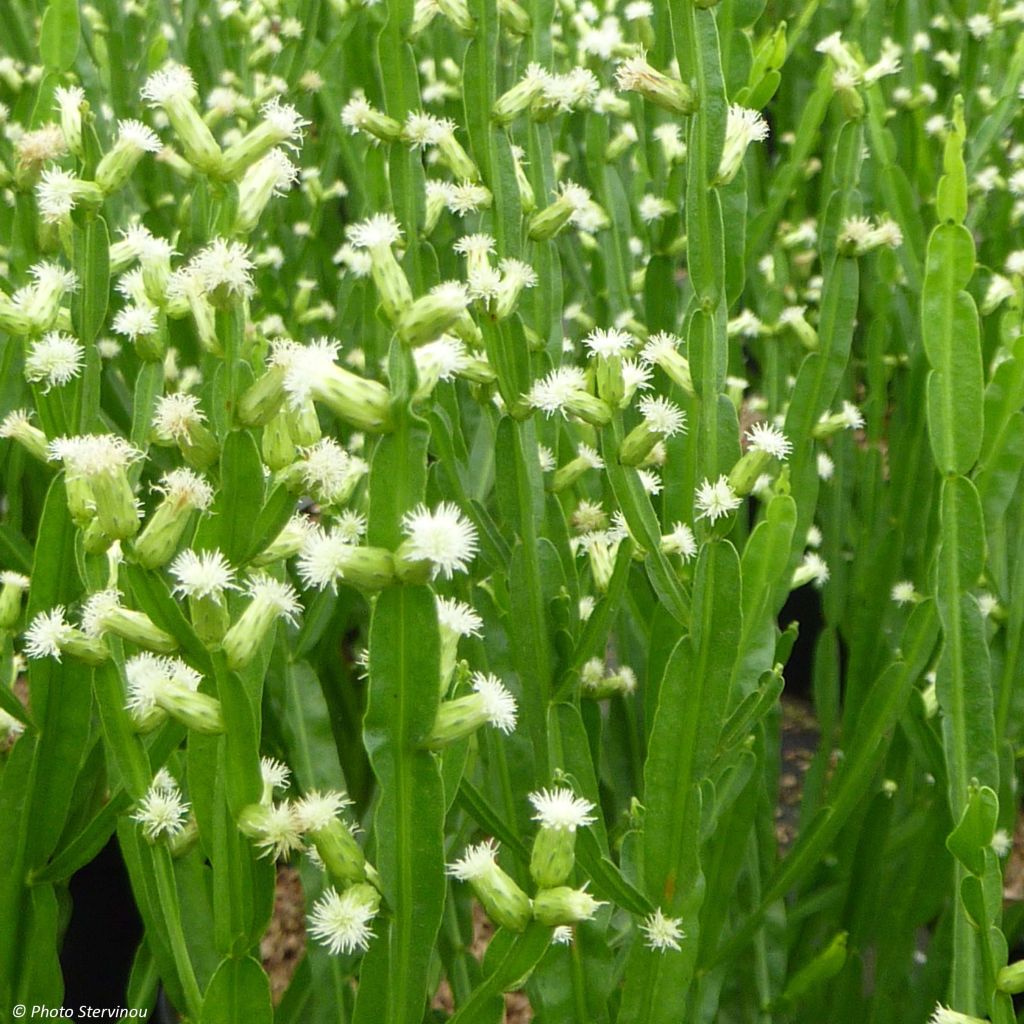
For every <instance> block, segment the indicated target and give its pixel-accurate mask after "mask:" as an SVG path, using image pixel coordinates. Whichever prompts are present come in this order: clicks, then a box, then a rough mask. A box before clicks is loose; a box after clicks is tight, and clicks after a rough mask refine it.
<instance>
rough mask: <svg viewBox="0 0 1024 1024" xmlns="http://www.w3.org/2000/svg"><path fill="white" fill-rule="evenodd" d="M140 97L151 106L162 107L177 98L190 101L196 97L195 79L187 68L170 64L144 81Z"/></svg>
mask: <svg viewBox="0 0 1024 1024" xmlns="http://www.w3.org/2000/svg"><path fill="white" fill-rule="evenodd" d="M141 96H142V98H143V99H144V100H145V101H146V102H147V103H149V104H151V105H152V106H163V105H164V104H165V103H167V102H168V101H169V100H173V99H178V98H184V99H188V100H192V99H195V96H196V83H195V79H194V78H193V77H192V72H191V71H189V69H188V68H185V67H182V66H181V65H180V64H172V65H170V66H169V67H166V68H164V69H163V70H161V71H157V72H154V73H153V74H152V75H150V76H149V78H147V79H146V84H145V85H144V86H143V87H142V90H141Z"/></svg>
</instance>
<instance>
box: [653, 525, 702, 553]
mask: <svg viewBox="0 0 1024 1024" xmlns="http://www.w3.org/2000/svg"><path fill="white" fill-rule="evenodd" d="M661 550H662V551H664V552H665V553H666V554H668V555H679V556H680V558H682V560H683V561H684V562H689V561H690V559H691V558H693V556H694V555H696V554H697V539H696V537H694V535H693V530H691V529H690V528H689V526H687V525H686V523H676V524H675V526H673V527H672V532H671V533H667V534H665V536H663V537H662V538H661Z"/></svg>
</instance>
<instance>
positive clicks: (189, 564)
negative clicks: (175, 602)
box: [170, 548, 238, 598]
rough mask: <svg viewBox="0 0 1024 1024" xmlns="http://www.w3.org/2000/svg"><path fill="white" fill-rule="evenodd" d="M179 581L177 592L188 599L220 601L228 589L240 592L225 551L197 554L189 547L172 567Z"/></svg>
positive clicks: (212, 550)
mask: <svg viewBox="0 0 1024 1024" xmlns="http://www.w3.org/2000/svg"><path fill="white" fill-rule="evenodd" d="M170 573H171V575H172V576H173V577H174V578H175V580H177V583H175V585H174V593H176V594H181V595H182V596H187V597H215V598H219V597H220V596H221V595H222V594H223V593H224V591H225V590H237V589H238V586H237V585H236V584H235V570H234V569H232V568H231V566H230V565H229V564H228V560H227V559H226V558H225V557H224V554H223V553H222V552H221V551H218V550H217V549H216V548H213V549H211V550H208V551H193V550H192V549H191V548H186V549H185V550H184V551H182V552H181V554H179V555H178V556H177V557H176V558H175V559H174V561H173V562H171V564H170Z"/></svg>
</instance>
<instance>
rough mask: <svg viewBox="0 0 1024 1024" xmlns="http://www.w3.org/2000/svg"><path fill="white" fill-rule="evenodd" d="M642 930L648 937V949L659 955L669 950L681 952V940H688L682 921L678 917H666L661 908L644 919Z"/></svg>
mask: <svg viewBox="0 0 1024 1024" xmlns="http://www.w3.org/2000/svg"><path fill="white" fill-rule="evenodd" d="M640 930H641V931H642V932H643V933H644V935H645V936H646V940H647V941H646V945H647V948H648V949H654V950H657V951H658V952H659V953H664V952H665V951H666V950H669V949H673V950H679V949H680V948H681V947H680V945H679V943H680V940H682V939H685V938H686V933H685V932H684V931H683V922H682V920H681V919H680V918H678V917H666V916H665V914H664V913H663V912H662V909H661V907H658V908H657V909H656V910H655V911H654V913H652V914H648V915H647V917H645V918H644V919H643V922H642V923H641V925H640Z"/></svg>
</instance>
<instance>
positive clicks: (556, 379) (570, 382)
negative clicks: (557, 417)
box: [526, 366, 587, 416]
mask: <svg viewBox="0 0 1024 1024" xmlns="http://www.w3.org/2000/svg"><path fill="white" fill-rule="evenodd" d="M586 386H587V375H586V374H585V373H584V371H583V370H582V369H581V368H580V367H578V366H559V367H556V368H555V369H554V370H552V371H551V372H550V373H548V374H547V375H546V376H544V377H542V378H541V379H540V380H538V381H535V382H534V384H533V387H531V388H530V391H529V393H528V394H527V396H526V400H527V401H528V402H529V403H530V405H532V406H533V407H534V408H535V409H540V410H541V411H542V412H544V413H545V414H546V415H548V416H551V415H552V414H553V413H556V412H560V413H561V414H562V415H563V416H568V412H567V410H566V405H567V403H568V402H569V400H570V399H571V398H572V397H573V396H574V395H575V394H576V393H577V392H578V391H585V390H586Z"/></svg>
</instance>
